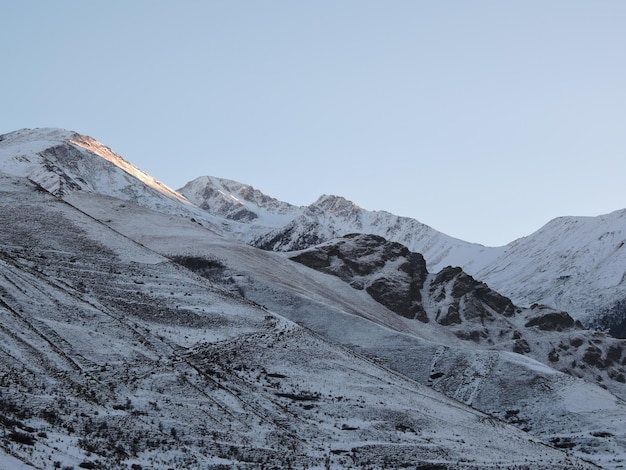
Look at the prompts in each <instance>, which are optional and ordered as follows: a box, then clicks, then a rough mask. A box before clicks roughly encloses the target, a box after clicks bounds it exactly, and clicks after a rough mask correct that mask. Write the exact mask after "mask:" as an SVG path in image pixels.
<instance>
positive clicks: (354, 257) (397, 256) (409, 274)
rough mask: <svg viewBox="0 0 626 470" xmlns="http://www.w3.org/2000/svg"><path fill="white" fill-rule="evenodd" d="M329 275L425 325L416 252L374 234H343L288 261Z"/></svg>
mask: <svg viewBox="0 0 626 470" xmlns="http://www.w3.org/2000/svg"><path fill="white" fill-rule="evenodd" d="M291 259H292V260H293V261H296V262H298V263H302V264H304V265H306V266H309V267H311V268H313V269H316V270H318V271H322V272H325V273H328V274H332V275H334V276H337V277H339V278H341V279H342V280H344V281H346V282H348V283H349V284H350V285H352V286H353V287H354V288H356V289H365V290H366V291H367V293H368V294H369V295H371V296H372V298H373V299H374V300H376V301H377V302H379V303H381V304H383V305H385V306H386V307H387V308H389V310H391V311H393V312H395V313H397V314H399V315H402V316H403V317H406V318H411V319H413V318H415V319H418V320H420V321H422V322H428V321H429V319H428V316H427V315H426V312H425V311H424V308H423V306H422V293H421V290H422V287H423V285H424V281H425V280H426V276H427V275H428V271H427V270H426V262H425V261H424V258H423V257H422V256H421V255H420V254H418V253H412V252H411V251H409V249H408V248H406V247H405V246H403V245H401V244H399V243H395V242H388V241H387V240H385V239H384V238H382V237H379V236H377V235H360V234H351V235H347V236H345V237H343V238H341V239H339V240H337V241H336V242H334V243H329V244H325V245H321V246H318V247H316V248H314V249H311V250H307V251H305V252H303V253H300V254H298V255H296V256H293V257H292V258H291Z"/></svg>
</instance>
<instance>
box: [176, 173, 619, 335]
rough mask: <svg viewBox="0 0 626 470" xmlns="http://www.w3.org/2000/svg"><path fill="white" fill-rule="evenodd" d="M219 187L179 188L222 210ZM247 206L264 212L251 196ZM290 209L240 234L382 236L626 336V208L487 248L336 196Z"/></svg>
mask: <svg viewBox="0 0 626 470" xmlns="http://www.w3.org/2000/svg"><path fill="white" fill-rule="evenodd" d="M237 184H238V183H237ZM203 185H204V186H203ZM215 187H216V185H215V183H214V180H213V179H211V178H202V179H197V180H195V181H194V191H193V193H190V192H189V191H188V190H187V189H185V188H188V186H186V187H185V188H183V189H181V192H182V193H183V194H185V195H186V196H187V197H189V198H191V195H192V194H193V198H191V199H192V200H193V201H194V202H195V203H196V204H198V205H200V206H201V207H204V208H206V210H208V211H209V212H211V213H215V214H217V213H218V212H214V209H213V206H214V203H213V202H208V203H207V204H205V205H203V203H204V201H207V199H205V198H203V197H202V194H212V193H213V192H215ZM225 194H231V193H228V192H225ZM257 198H258V196H257ZM274 204H275V205H277V206H278V205H279V204H280V203H278V202H274ZM283 204H285V203H283ZM242 207H243V206H242ZM245 207H246V210H247V211H249V212H253V213H256V214H261V213H262V211H261V209H260V208H258V207H259V206H256V205H255V204H254V203H253V202H252V204H251V203H250V202H248V203H246V206H245ZM285 207H288V209H287V210H285V211H284V212H283V213H282V214H283V215H284V218H282V219H280V220H283V221H284V220H285V218H289V219H290V220H288V221H287V222H286V223H284V224H283V225H282V226H276V224H275V223H273V224H269V223H265V224H263V223H257V224H255V226H254V227H253V228H252V229H251V230H247V229H246V228H242V227H241V226H238V228H237V229H236V232H237V233H238V236H237V237H238V238H239V239H242V240H244V241H246V242H248V243H250V244H252V245H253V246H257V247H260V248H263V249H266V250H274V251H292V250H300V249H304V248H308V247H311V246H314V245H317V244H319V243H323V242H326V241H329V240H332V239H333V238H336V237H341V236H344V235H347V234H349V233H368V234H375V235H380V236H382V237H384V238H386V239H387V240H391V241H396V242H399V243H401V244H403V245H405V246H406V247H408V248H409V249H410V250H412V251H416V252H419V253H421V254H422V255H423V256H424V258H425V259H426V262H427V264H428V267H429V269H431V270H433V271H438V270H440V269H442V268H444V267H446V266H460V267H462V268H463V269H464V270H465V271H466V272H468V273H469V274H471V275H473V276H475V277H476V278H478V279H481V280H483V281H485V282H487V283H488V284H489V285H490V286H491V287H493V288H494V289H496V290H497V291H499V292H500V293H502V294H504V295H506V296H508V297H510V298H511V299H512V300H513V301H514V302H515V303H517V304H520V305H525V306H530V305H532V304H535V303H540V304H547V305H550V306H552V307H555V308H558V309H561V310H566V311H568V312H569V313H570V314H571V315H572V316H573V317H574V318H576V319H578V320H581V321H583V322H584V323H585V324H594V325H596V326H599V327H602V328H611V332H612V333H613V334H614V335H616V336H620V337H624V336H626V248H623V247H624V244H626V210H622V211H617V212H614V213H612V214H607V215H603V216H599V217H561V218H558V219H555V220H553V221H551V222H550V223H548V224H547V225H546V226H545V227H543V228H542V229H540V230H539V231H537V232H535V233H534V234H531V235H529V236H527V237H524V238H520V239H518V240H515V241H513V242H511V243H509V244H508V245H506V246H503V247H485V246H482V245H478V244H473V243H468V242H464V241H462V240H458V239H455V238H453V237H450V236H448V235H445V234H443V233H441V232H438V231H437V230H435V229H433V228H431V227H429V226H427V225H424V224H422V223H420V222H418V221H416V220H414V219H411V218H407V217H399V216H396V215H393V214H390V213H388V212H384V211H368V210H365V209H362V208H360V207H358V206H357V205H356V204H354V203H353V202H350V201H348V200H346V199H344V198H341V197H338V196H326V195H325V196H322V197H320V198H319V199H318V200H317V201H316V202H314V203H313V204H311V205H310V206H307V207H304V208H295V207H293V206H285ZM258 219H259V220H261V219H262V217H260V216H259V217H258Z"/></svg>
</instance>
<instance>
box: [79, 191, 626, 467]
mask: <svg viewBox="0 0 626 470" xmlns="http://www.w3.org/2000/svg"><path fill="white" fill-rule="evenodd" d="M72 203H73V204H75V205H77V206H78V207H80V208H81V209H82V210H83V211H85V212H87V213H89V214H91V215H92V216H93V217H95V218H97V219H101V220H103V219H106V218H108V215H107V214H108V212H109V211H110V210H111V209H113V210H116V217H115V218H113V219H112V222H111V223H110V224H111V226H112V227H113V228H115V230H116V231H120V232H122V233H124V234H125V235H127V236H128V237H129V238H132V239H135V240H138V241H140V242H141V243H142V244H143V245H145V246H148V247H150V248H152V249H154V250H156V251H158V252H160V253H162V254H166V255H168V256H170V257H172V258H174V259H179V260H180V262H182V263H186V264H187V265H188V266H189V267H190V268H191V269H194V270H197V272H198V273H201V274H203V275H205V276H207V277H208V278H209V279H211V280H212V281H213V282H215V283H217V284H220V285H222V286H223V287H224V288H225V289H228V290H229V291H230V292H233V294H234V295H239V296H243V297H245V298H246V299H249V300H252V301H254V302H255V303H257V304H259V305H263V306H264V307H265V308H267V309H269V310H271V311H273V312H277V313H280V314H281V315H283V316H286V317H288V318H290V319H292V320H294V321H295V322H297V323H299V324H301V325H303V326H306V327H307V328H309V329H310V330H312V331H315V332H317V333H318V334H320V335H321V336H323V337H326V338H328V339H330V340H332V341H333V342H336V343H340V344H344V345H346V346H348V347H349V348H350V349H352V350H355V351H358V352H360V353H362V354H365V355H366V356H367V357H370V358H372V360H374V361H375V362H377V363H382V364H384V365H385V366H386V367H389V368H391V369H393V370H395V371H398V372H400V373H401V374H403V375H406V376H408V377H411V378H412V379H414V380H416V381H418V382H420V383H423V384H424V385H428V386H430V387H432V388H434V389H436V390H439V391H441V392H443V393H445V394H446V395H448V396H450V397H453V398H456V399H458V400H461V401H463V402H465V403H467V404H471V405H472V406H473V407H476V408H478V409H481V410H483V411H486V412H488V413H489V414H490V415H492V416H496V417H498V418H500V419H502V420H504V421H507V422H509V423H511V424H513V425H515V426H517V427H519V428H520V429H524V430H527V431H528V432H530V433H531V434H532V435H534V436H536V437H538V438H541V439H542V440H543V441H544V442H549V443H552V444H553V445H555V444H559V445H562V446H563V447H564V448H565V447H567V448H571V449H572V451H573V452H575V453H577V455H580V456H584V457H585V458H588V459H589V458H591V459H592V460H593V461H595V462H597V463H600V464H602V465H603V466H605V467H606V468H616V467H617V466H618V465H620V464H623V463H624V459H625V458H626V446H625V445H624V438H625V437H626V436H625V432H626V430H625V429H624V427H623V419H626V415H624V413H625V412H626V409H625V408H624V402H623V400H622V399H618V398H616V397H615V395H612V394H611V393H609V392H607V391H605V390H603V389H602V388H600V387H599V386H598V385H595V384H594V383H590V382H586V381H583V380H581V379H579V378H576V375H578V374H580V375H581V376H586V377H587V378H588V379H589V380H591V381H592V382H595V381H596V380H598V377H602V379H601V381H600V383H601V384H602V386H603V387H606V386H609V387H610V389H611V390H613V391H614V392H615V393H617V394H619V395H621V396H626V387H625V386H624V384H623V383H622V382H620V381H619V380H618V379H619V375H615V377H616V379H611V378H610V376H609V375H608V374H609V372H610V373H612V374H613V373H614V372H611V371H613V370H614V371H615V372H617V370H618V369H619V367H620V365H619V364H620V360H621V356H622V355H623V354H624V349H625V348H623V342H621V341H619V340H615V339H612V338H608V337H606V336H604V335H601V334H598V333H593V332H586V331H584V330H581V329H579V328H575V327H566V328H565V329H562V330H560V331H559V330H558V329H557V328H551V329H546V330H543V329H541V327H539V326H526V324H527V323H529V321H530V320H532V319H535V318H541V317H543V316H544V315H547V314H548V313H549V312H544V311H543V310H538V309H528V310H522V311H521V312H519V313H516V314H515V315H514V316H512V317H511V316H509V317H505V316H498V315H497V314H496V313H495V312H492V313H491V317H492V318H487V317H485V318H483V319H481V318H480V316H476V317H475V318H471V317H472V315H471V314H470V312H467V313H466V312H465V310H463V312H462V314H463V323H462V324H459V325H451V326H443V325H441V324H440V323H439V322H438V321H436V319H435V318H436V315H437V310H438V309H439V308H442V307H444V306H448V305H451V304H452V303H454V298H453V296H452V295H450V297H449V299H447V300H446V302H445V303H441V304H440V305H435V304H434V303H433V302H430V303H429V302H426V303H425V305H426V306H425V308H426V310H427V312H428V315H429V316H430V317H431V321H429V322H428V323H424V322H422V321H420V320H418V319H409V318H406V317H404V316H402V315H399V314H397V313H394V312H392V311H390V310H389V309H387V308H385V307H384V306H383V305H382V304H381V303H380V302H377V301H376V300H375V299H374V298H373V297H372V296H371V295H369V294H368V293H367V291H366V290H365V289H361V290H359V289H356V288H355V287H353V286H351V285H350V284H349V283H348V282H345V281H343V280H341V279H339V278H338V277H335V276H331V275H328V274H322V273H319V272H316V271H313V270H312V269H310V268H308V267H305V266H303V265H300V264H297V263H294V262H286V261H287V259H286V256H285V255H284V254H282V253H272V252H266V251H260V250H258V249H255V248H252V247H249V246H246V245H242V244H239V243H237V242H233V241H232V240H228V239H226V238H223V237H218V236H215V235H210V234H209V235H207V233H206V230H205V229H203V228H202V227H200V226H198V225H197V224H193V223H191V222H189V221H187V220H184V219H178V220H177V221H176V220H173V219H172V218H171V217H169V216H166V215H163V214H160V213H157V212H148V211H146V210H144V209H142V208H140V207H133V206H130V205H127V206H126V207H125V208H123V209H121V210H117V209H115V205H114V203H113V201H110V204H111V207H110V208H109V207H107V204H103V203H102V201H101V200H99V199H98V198H97V197H96V196H95V195H88V194H76V195H75V197H74V199H73V200H72ZM146 228H148V229H147V230H146ZM331 243H332V242H330V243H329V244H331ZM361 258H362V259H371V260H372V261H374V260H375V259H376V258H375V256H374V255H373V254H372V255H365V254H364V253H362V256H361ZM198 259H204V260H206V261H205V262H206V265H207V266H210V267H211V269H206V270H204V271H203V270H202V269H199V266H200V263H199V262H198V261H197V260H198ZM394 263H395V261H393V260H390V263H389V264H388V265H387V264H384V265H383V266H384V269H383V270H382V271H381V272H384V273H385V275H386V276H389V274H394V273H396V274H397V273H398V272H397V271H396V270H393V269H389V268H390V267H391V265H392V264H394ZM398 266H401V265H398ZM435 278H436V276H434V275H428V277H427V285H428V286H429V287H428V289H427V290H429V288H430V286H435V285H437V286H439V285H444V284H441V283H439V284H438V283H435ZM457 280H459V277H458V275H453V276H451V278H450V281H449V284H448V287H447V289H449V290H450V293H451V294H452V291H454V290H455V289H454V285H455V282H457ZM439 291H440V290H439V289H435V290H433V295H437V293H438V292H439ZM425 298H426V296H424V299H425ZM468 299H469V298H466V297H464V296H462V297H460V298H458V299H457V302H458V303H459V305H465V304H466V303H468V302H469V300H468ZM483 322H484V323H485V324H483ZM535 324H540V322H535ZM464 329H467V330H468V331H472V330H477V331H479V334H478V336H477V338H475V339H476V340H474V339H473V336H470V337H467V338H465V337H464V335H459V334H458V333H459V332H462V331H463V330H464ZM487 333H488V334H487ZM572 343H573V344H572ZM524 344H525V345H526V346H527V347H528V351H526V352H525V354H526V356H528V357H524V356H520V355H518V354H513V353H512V351H514V350H517V349H519V348H518V346H519V345H524ZM615 345H618V346H619V345H621V346H622V349H621V350H620V357H618V358H617V363H615V361H613V362H611V361H610V360H608V359H609V356H610V357H612V356H613V355H614V353H609V351H610V350H611V348H612V347H614V346H615ZM594 348H597V350H598V351H599V355H598V353H597V352H596V349H594ZM588 350H591V352H588ZM522 352H524V350H522ZM555 353H556V354H557V355H558V356H559V357H558V362H556V363H555V362H551V360H550V359H549V357H552V358H553V359H554V358H555V356H554V354H555ZM586 354H587V359H586V360H585V359H584V357H585V355H586ZM537 359H538V360H540V361H543V362H538V360H537ZM592 360H593V361H596V360H597V361H599V363H598V364H595V365H594V364H592V362H593V361H592ZM572 361H577V362H578V363H579V364H580V367H578V366H576V367H574V370H572V371H569V374H568V375H565V374H562V373H559V372H557V371H556V370H555V369H554V368H553V367H559V368H561V369H562V370H567V369H569V368H571V363H572ZM600 363H601V364H600ZM548 364H550V365H551V366H553V367H549V366H548ZM604 364H606V367H604ZM615 367H617V369H615ZM570 374H571V375H570ZM572 396H587V397H588V398H587V399H588V403H587V405H588V409H586V410H581V409H579V407H578V406H576V407H573V405H572V403H570V401H569V400H567V399H566V398H564V397H572ZM590 449H591V450H590Z"/></svg>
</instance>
